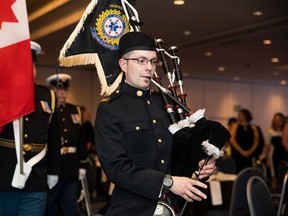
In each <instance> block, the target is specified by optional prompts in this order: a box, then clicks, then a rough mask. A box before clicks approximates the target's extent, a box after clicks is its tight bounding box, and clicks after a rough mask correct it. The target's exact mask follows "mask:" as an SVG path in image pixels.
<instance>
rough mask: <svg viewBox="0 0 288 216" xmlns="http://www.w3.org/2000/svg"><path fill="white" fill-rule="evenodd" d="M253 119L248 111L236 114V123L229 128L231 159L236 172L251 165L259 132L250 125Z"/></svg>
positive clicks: (240, 111)
mask: <svg viewBox="0 0 288 216" xmlns="http://www.w3.org/2000/svg"><path fill="white" fill-rule="evenodd" d="M252 119H253V117H252V114H251V112H250V111H249V110H248V109H241V110H239V112H238V123H236V124H233V125H232V126H231V128H230V134H231V139H230V141H229V142H230V144H231V153H232V157H233V159H234V160H235V164H236V172H237V173H239V172H240V171H241V170H242V169H244V168H246V167H249V166H252V165H253V153H255V151H256V149H257V147H258V145H259V131H258V129H257V127H256V126H255V125H253V124H251V121H252Z"/></svg>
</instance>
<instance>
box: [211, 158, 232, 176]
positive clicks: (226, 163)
mask: <svg viewBox="0 0 288 216" xmlns="http://www.w3.org/2000/svg"><path fill="white" fill-rule="evenodd" d="M216 167H217V168H218V170H219V171H221V172H223V173H229V174H235V173H236V165H235V161H234V159H233V158H232V157H229V156H227V155H224V156H222V157H220V158H219V159H217V160H216Z"/></svg>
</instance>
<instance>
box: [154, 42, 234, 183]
mask: <svg viewBox="0 0 288 216" xmlns="http://www.w3.org/2000/svg"><path fill="white" fill-rule="evenodd" d="M163 44H164V42H163V40H161V39H157V40H156V45H157V52H158V54H159V55H160V58H161V61H162V67H163V70H164V73H165V75H166V77H167V79H168V81H169V87H168V89H166V88H164V87H163V86H162V84H161V77H159V76H158V75H157V73H156V72H155V76H154V78H153V79H151V81H152V83H154V84H155V85H156V86H157V87H158V89H159V90H160V92H161V94H162V97H163V100H164V103H165V109H166V111H167V113H168V114H169V117H170V120H171V125H170V127H169V130H170V132H171V133H172V134H173V152H172V165H171V174H172V175H176V176H186V177H189V178H190V177H191V176H192V174H193V173H194V172H195V171H198V170H199V167H198V163H199V161H200V160H202V159H205V160H206V161H205V163H207V162H208V160H209V159H210V158H212V157H215V158H219V157H220V156H221V155H222V154H223V152H222V151H221V149H222V147H223V146H224V145H225V143H226V142H227V141H228V140H229V139H230V134H229V132H228V130H227V129H226V128H225V127H224V126H223V125H222V124H221V123H219V122H216V121H211V120H207V119H206V118H205V117H204V112H205V109H201V110H198V111H192V110H191V109H189V108H188V107H187V105H186V96H187V94H185V93H184V91H183V79H182V75H181V70H180V67H179V63H180V59H179V57H178V56H177V51H178V49H177V47H175V46H172V47H171V48H170V49H169V53H168V52H166V50H165V49H163V48H162V45H163ZM166 56H168V57H169V58H168V60H169V59H170V60H171V61H172V62H173V65H174V69H173V71H172V70H171V69H170V65H169V62H168V61H167V58H166ZM175 80H176V81H177V83H176V84H175ZM177 90H179V92H180V93H178V92H177ZM196 176H197V175H196Z"/></svg>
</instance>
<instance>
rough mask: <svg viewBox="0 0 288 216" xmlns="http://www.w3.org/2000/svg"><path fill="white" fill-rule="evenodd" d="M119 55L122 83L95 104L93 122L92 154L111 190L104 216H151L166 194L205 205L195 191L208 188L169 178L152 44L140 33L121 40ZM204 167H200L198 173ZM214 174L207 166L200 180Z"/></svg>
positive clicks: (168, 139)
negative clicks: (152, 86)
mask: <svg viewBox="0 0 288 216" xmlns="http://www.w3.org/2000/svg"><path fill="white" fill-rule="evenodd" d="M119 53H120V59H119V65H120V67H121V69H122V71H123V72H124V73H125V81H124V82H123V83H122V84H120V87H119V89H117V90H116V91H115V92H114V93H113V94H112V95H111V96H110V97H109V98H105V99H103V100H102V101H101V102H100V104H99V107H98V110H97V114H96V116H97V117H96V122H95V138H96V149H97V153H98V156H99V158H100V162H101V165H102V168H103V170H104V171H105V173H106V174H107V176H108V178H109V180H110V181H112V182H113V183H114V184H115V189H114V191H113V194H112V198H111V203H110V206H109V208H108V210H107V212H106V214H105V215H119V216H120V215H121V216H122V215H125V216H129V215H131V216H134V215H139V216H141V215H143V216H150V215H153V212H154V211H155V209H156V205H157V202H158V200H159V197H160V195H161V194H162V191H165V190H167V191H171V192H172V193H173V194H176V195H178V196H181V197H182V198H184V199H185V200H187V201H189V202H192V201H201V200H202V199H206V195H205V194H204V193H203V192H201V190H200V188H207V185H206V184H204V183H202V182H201V181H197V180H193V179H191V178H189V177H181V176H171V175H169V173H170V166H171V155H172V134H171V133H170V132H169V130H168V127H169V125H170V120H169V118H168V115H167V113H166V112H165V110H164V109H163V108H164V103H163V100H162V98H161V95H160V94H159V93H155V92H153V91H151V90H150V89H149V84H150V80H151V78H152V77H153V74H154V72H155V69H156V65H157V64H158V60H157V53H156V44H155V40H154V38H153V37H151V36H149V35H147V34H145V33H142V32H130V33H127V34H125V35H124V36H122V37H121V39H120V43H119ZM203 163H204V161H203V160H202V161H200V162H199V167H202V165H203ZM214 169H215V161H214V160H210V161H209V162H208V164H207V165H205V166H204V167H203V169H202V170H201V172H200V174H199V179H203V178H206V177H208V176H210V175H211V174H212V173H213V171H214ZM155 215H157V213H155Z"/></svg>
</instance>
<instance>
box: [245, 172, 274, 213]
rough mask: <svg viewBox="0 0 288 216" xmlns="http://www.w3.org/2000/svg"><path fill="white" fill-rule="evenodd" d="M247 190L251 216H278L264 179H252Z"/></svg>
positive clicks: (254, 177)
mask: <svg viewBox="0 0 288 216" xmlns="http://www.w3.org/2000/svg"><path fill="white" fill-rule="evenodd" d="M246 189H247V201H248V206H249V211H250V215H251V216H264V215H267V216H268V215H269V216H276V212H275V209H274V206H273V202H272V198H271V194H270V190H269V188H268V186H267V184H266V182H265V181H264V180H263V178H261V177H259V176H253V177H250V178H249V180H248V182H247V188H246Z"/></svg>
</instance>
